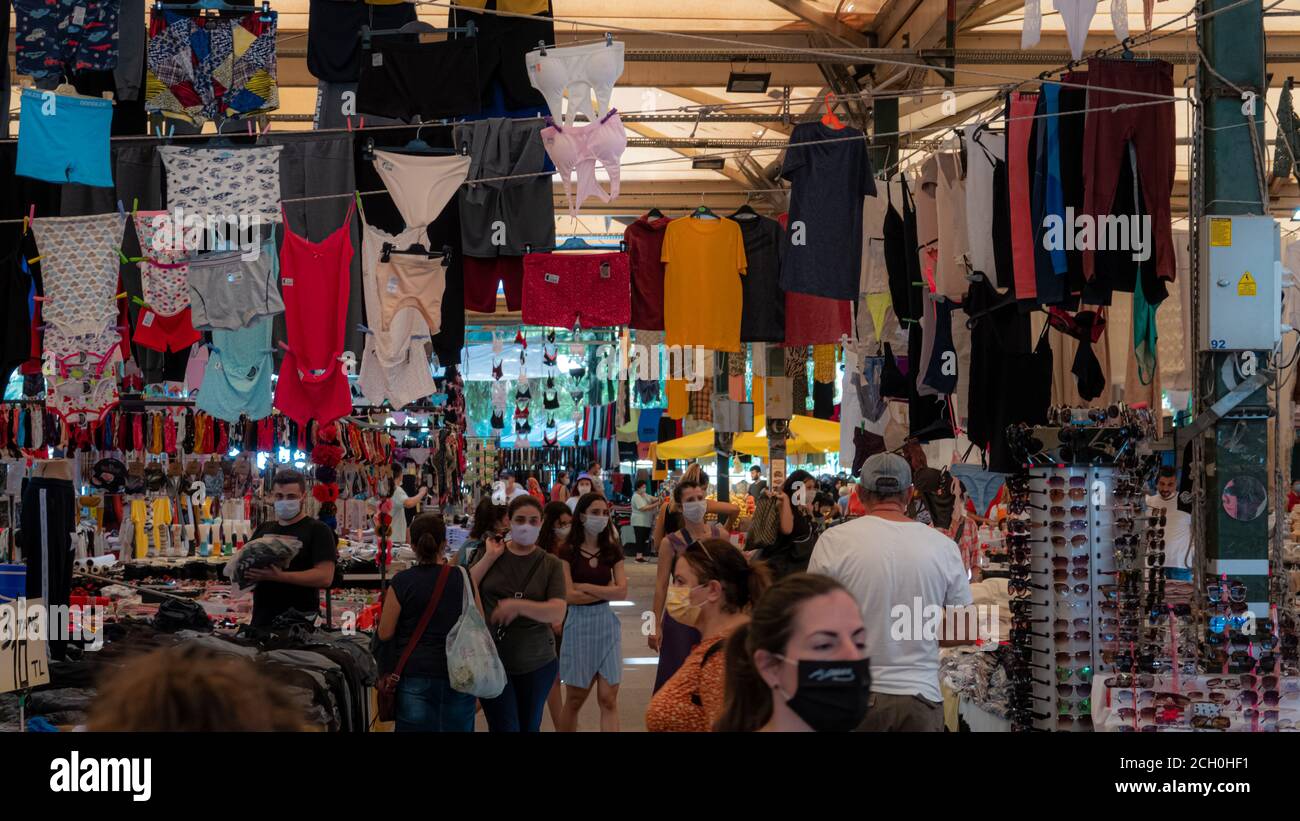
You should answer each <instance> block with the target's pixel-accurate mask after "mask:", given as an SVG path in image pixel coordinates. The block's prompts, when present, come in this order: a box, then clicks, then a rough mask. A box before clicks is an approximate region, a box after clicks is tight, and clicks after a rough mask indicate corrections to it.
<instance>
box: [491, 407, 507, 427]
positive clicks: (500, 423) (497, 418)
mask: <svg viewBox="0 0 1300 821" xmlns="http://www.w3.org/2000/svg"><path fill="white" fill-rule="evenodd" d="M505 426H506V417H505V414H504V413H502V412H501V411H492V429H493V430H503V429H504V428H505Z"/></svg>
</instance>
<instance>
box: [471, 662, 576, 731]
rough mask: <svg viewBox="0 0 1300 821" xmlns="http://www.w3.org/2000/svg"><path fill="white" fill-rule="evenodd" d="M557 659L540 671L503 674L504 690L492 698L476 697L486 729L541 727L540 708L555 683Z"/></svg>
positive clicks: (521, 729) (557, 668) (502, 729)
mask: <svg viewBox="0 0 1300 821" xmlns="http://www.w3.org/2000/svg"><path fill="white" fill-rule="evenodd" d="M559 671H560V660H559V659H551V661H549V662H547V663H546V665H545V666H543V667H542V668H541V669H540V670H534V671H533V672H531V673H524V674H522V675H517V676H514V675H508V676H506V689H504V690H502V691H501V695H499V696H497V697H496V698H485V699H480V701H482V703H483V715H484V717H486V718H487V723H488V730H489V731H491V732H494V733H535V732H538V731H539V730H541V728H542V709H543V708H544V707H545V706H546V696H547V695H548V694H549V693H550V692H551V686H552V685H553V684H555V676H556V674H557V673H559Z"/></svg>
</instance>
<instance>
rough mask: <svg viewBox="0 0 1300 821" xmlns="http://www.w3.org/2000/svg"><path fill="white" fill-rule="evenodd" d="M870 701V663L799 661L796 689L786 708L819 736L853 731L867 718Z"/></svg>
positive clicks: (865, 660)
mask: <svg viewBox="0 0 1300 821" xmlns="http://www.w3.org/2000/svg"><path fill="white" fill-rule="evenodd" d="M870 698H871V663H870V660H869V659H859V660H858V661H823V660H819V659H800V660H799V689H798V690H796V691H795V694H794V697H793V698H790V699H787V700H786V702H785V703H786V705H787V706H788V707H789V708H790V709H791V710H794V713H795V715H797V716H799V718H801V719H803V720H804V722H805V723H806V724H807V725H808V726H809V727H812V728H813V730H815V731H816V732H819V733H847V732H850V731H852V730H856V729H857V728H858V725H859V724H861V723H862V719H864V718H866V716H867V705H868V703H869V701H870Z"/></svg>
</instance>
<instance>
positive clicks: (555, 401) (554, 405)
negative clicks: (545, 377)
mask: <svg viewBox="0 0 1300 821" xmlns="http://www.w3.org/2000/svg"><path fill="white" fill-rule="evenodd" d="M542 407H543V408H545V409H546V410H556V409H558V408H559V407H560V395H559V393H557V392H556V391H544V392H543V393H542Z"/></svg>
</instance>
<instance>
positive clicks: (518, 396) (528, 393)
mask: <svg viewBox="0 0 1300 821" xmlns="http://www.w3.org/2000/svg"><path fill="white" fill-rule="evenodd" d="M532 399H533V389H532V388H531V387H524V388H515V401H516V402H523V403H525V404H527V403H528V402H531V401H532Z"/></svg>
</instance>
